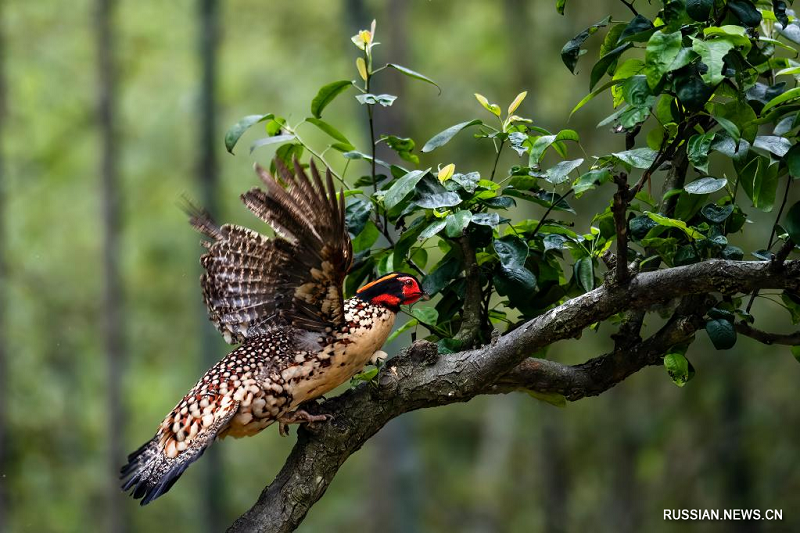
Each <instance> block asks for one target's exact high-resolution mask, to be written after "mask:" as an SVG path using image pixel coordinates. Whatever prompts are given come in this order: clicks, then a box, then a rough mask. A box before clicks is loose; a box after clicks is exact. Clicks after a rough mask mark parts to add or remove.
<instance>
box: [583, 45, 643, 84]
mask: <svg viewBox="0 0 800 533" xmlns="http://www.w3.org/2000/svg"><path fill="white" fill-rule="evenodd" d="M631 46H633V43H625V44H623V45H621V46H618V47H616V48H614V49H613V50H611V51H610V52H609V53H607V54H606V55H604V56H603V57H601V58H600V60H599V61H598V62H597V63H595V65H594V67H593V68H592V74H591V76H590V80H589V90H590V91H591V90H592V89H594V86H595V85H597V82H598V81H600V79H601V78H602V77H603V76H604V75H605V73H606V71H607V70H608V69H609V67H610V66H611V65H612V64H613V63H614V62H615V61H616V60H617V59H618V58H619V56H620V55H621V54H622V52H624V51H625V50H627V49H628V48H630V47H631Z"/></svg>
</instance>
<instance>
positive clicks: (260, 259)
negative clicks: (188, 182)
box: [191, 160, 353, 343]
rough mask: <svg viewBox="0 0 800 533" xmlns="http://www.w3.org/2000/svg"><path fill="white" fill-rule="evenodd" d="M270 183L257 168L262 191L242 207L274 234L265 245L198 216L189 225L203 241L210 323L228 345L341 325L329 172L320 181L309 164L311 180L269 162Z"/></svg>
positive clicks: (339, 203)
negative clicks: (280, 328)
mask: <svg viewBox="0 0 800 533" xmlns="http://www.w3.org/2000/svg"><path fill="white" fill-rule="evenodd" d="M275 166H276V168H277V173H276V174H277V176H273V175H271V174H270V173H269V172H267V171H266V170H265V169H263V168H261V167H260V166H258V165H256V172H257V173H258V175H259V177H260V178H261V180H262V181H263V182H264V185H265V186H266V190H262V189H258V188H254V189H251V190H250V191H248V192H246V193H245V194H243V195H242V197H241V198H242V201H243V202H244V203H245V205H246V206H247V207H248V208H249V209H250V211H252V212H253V213H254V214H255V215H256V216H257V217H259V218H260V219H262V220H263V221H265V222H266V223H268V224H269V225H270V226H272V228H273V229H274V230H275V233H276V237H275V238H267V237H265V236H263V235H261V234H259V233H257V232H255V231H253V230H250V229H247V228H244V227H241V226H234V225H223V226H217V225H216V224H215V223H214V222H213V220H211V218H210V217H209V216H208V215H207V214H206V213H204V212H197V211H196V212H194V213H192V216H191V224H192V225H193V226H194V227H195V228H196V229H197V230H198V231H200V232H201V233H203V234H204V235H206V236H207V237H209V238H210V241H206V242H205V243H204V246H205V247H206V248H207V249H208V252H207V253H206V254H204V255H203V256H202V258H201V260H200V262H201V264H202V265H203V268H205V270H206V272H205V274H203V276H202V278H201V284H202V287H203V297H204V299H205V302H206V306H207V307H208V311H209V315H210V318H211V321H212V322H213V323H214V325H215V326H216V327H217V329H218V330H219V331H220V332H221V333H222V334H223V336H224V337H225V340H226V341H227V342H229V343H237V342H243V341H245V340H246V339H248V338H252V337H254V336H257V335H260V334H263V333H264V331H265V330H267V329H268V328H269V326H270V325H272V324H276V323H282V324H290V325H292V326H294V327H296V328H300V329H304V330H307V331H315V332H324V331H326V330H329V328H333V327H335V326H338V325H340V324H341V323H342V322H343V320H344V300H343V296H342V283H343V281H344V278H345V275H346V274H347V271H348V270H349V268H350V264H351V262H352V256H353V252H352V245H351V243H350V236H349V235H348V233H347V227H346V225H345V211H344V195H343V194H341V193H340V194H339V195H338V196H339V197H338V199H337V195H336V190H335V188H334V185H333V179H332V176H331V172H330V170H329V169H326V171H325V179H324V180H323V177H322V176H321V175H320V172H319V171H318V170H317V168H316V166H315V165H314V163H313V161H312V162H311V166H310V174H311V175H310V177H309V175H308V174H307V173H306V171H305V170H304V169H303V168H302V167H301V166H300V164H299V163H298V162H297V160H295V161H294V165H293V168H292V169H291V170H290V169H288V168H286V166H285V165H283V163H282V162H281V161H280V160H276V161H275Z"/></svg>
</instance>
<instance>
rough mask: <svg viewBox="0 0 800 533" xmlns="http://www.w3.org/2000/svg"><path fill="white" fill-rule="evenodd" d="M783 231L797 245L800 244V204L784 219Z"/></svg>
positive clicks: (797, 203)
mask: <svg viewBox="0 0 800 533" xmlns="http://www.w3.org/2000/svg"><path fill="white" fill-rule="evenodd" d="M782 226H783V229H785V230H786V233H788V234H789V238H790V239H792V242H793V243H794V244H795V245H798V243H800V202H796V203H795V204H794V205H793V206H792V207H791V208H790V209H789V211H787V212H786V216H785V217H784V219H783V224H782Z"/></svg>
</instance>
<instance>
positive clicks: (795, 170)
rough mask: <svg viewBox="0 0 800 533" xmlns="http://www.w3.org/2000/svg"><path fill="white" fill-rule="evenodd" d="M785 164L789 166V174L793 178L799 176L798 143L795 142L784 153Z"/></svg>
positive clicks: (799, 155) (799, 148)
mask: <svg viewBox="0 0 800 533" xmlns="http://www.w3.org/2000/svg"><path fill="white" fill-rule="evenodd" d="M786 166H787V167H789V175H790V176H792V177H793V178H795V179H798V178H800V144H795V145H794V146H792V148H791V149H790V150H789V153H787V154H786Z"/></svg>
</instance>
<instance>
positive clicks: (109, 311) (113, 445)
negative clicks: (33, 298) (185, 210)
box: [95, 0, 125, 533]
mask: <svg viewBox="0 0 800 533" xmlns="http://www.w3.org/2000/svg"><path fill="white" fill-rule="evenodd" d="M115 6H116V2H115V1H114V0H97V5H96V12H95V32H96V39H97V43H96V45H97V83H98V85H97V99H98V106H97V122H98V130H99V134H100V149H101V152H100V178H101V191H102V197H101V201H102V222H103V278H104V288H103V326H102V327H103V339H104V344H105V352H106V358H107V366H108V369H107V371H108V376H107V383H106V387H107V388H106V390H107V391H108V392H107V396H106V402H107V412H108V423H107V430H108V431H107V433H106V437H107V438H108V449H109V469H108V489H107V490H108V507H107V509H106V515H107V517H108V528H107V529H106V531H109V532H111V533H117V532H121V531H124V530H125V523H124V520H123V518H122V505H121V498H122V493H121V492H120V490H119V478H118V472H119V467H120V465H121V464H122V460H123V450H122V429H123V423H122V422H123V420H125V418H124V416H123V412H122V404H121V400H120V383H121V375H122V364H123V360H124V356H125V354H124V350H125V346H124V341H123V335H122V306H123V302H122V282H121V278H120V268H119V257H120V220H121V217H120V207H121V201H120V200H121V193H120V183H119V176H118V171H117V170H118V169H117V159H118V158H117V132H116V126H115V124H114V121H115V120H116V89H117V88H116V83H117V79H116V64H115V57H114V49H115V44H116V43H115V39H114V36H115V31H114V21H113V17H114V11H115Z"/></svg>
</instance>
